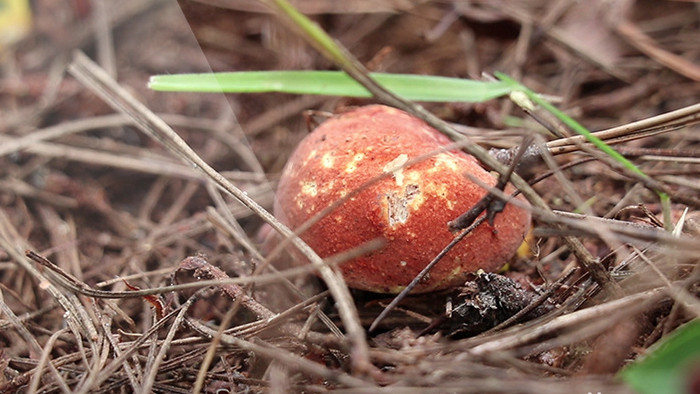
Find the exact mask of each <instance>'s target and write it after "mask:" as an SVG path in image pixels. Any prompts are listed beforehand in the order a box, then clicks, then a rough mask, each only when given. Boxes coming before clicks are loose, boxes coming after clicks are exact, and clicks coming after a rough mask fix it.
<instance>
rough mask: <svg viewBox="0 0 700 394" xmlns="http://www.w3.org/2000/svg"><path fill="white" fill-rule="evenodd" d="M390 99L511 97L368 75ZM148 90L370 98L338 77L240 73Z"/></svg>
mask: <svg viewBox="0 0 700 394" xmlns="http://www.w3.org/2000/svg"><path fill="white" fill-rule="evenodd" d="M370 75H371V76H372V78H374V79H375V80H376V81H377V82H379V83H380V84H381V85H382V86H384V87H385V88H386V89H388V90H390V91H392V92H393V93H395V94H397V95H399V96H401V97H403V98H405V99H408V100H414V101H438V102H449V101H463V102H483V101H488V100H492V99H494V98H497V97H501V96H504V95H507V94H508V93H510V89H511V88H510V84H509V83H507V82H501V81H494V82H485V81H474V80H469V79H461V78H448V77H439V76H428V75H413V74H388V73H371V74H370ZM149 87H150V88H151V89H154V90H160V91H187V92H214V93H265V92H280V93H291V94H317V95H326V96H348V97H371V94H370V93H369V92H368V91H367V90H366V89H365V88H364V87H363V86H362V85H360V84H359V83H357V82H356V81H355V80H353V79H352V78H351V77H350V76H348V75H347V74H346V73H344V72H342V71H242V72H226V73H214V74H177V75H156V76H152V77H151V79H150V81H149Z"/></svg>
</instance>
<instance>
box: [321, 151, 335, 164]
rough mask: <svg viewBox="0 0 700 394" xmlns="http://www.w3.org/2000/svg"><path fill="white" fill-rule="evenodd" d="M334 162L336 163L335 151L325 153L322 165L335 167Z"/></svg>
mask: <svg viewBox="0 0 700 394" xmlns="http://www.w3.org/2000/svg"><path fill="white" fill-rule="evenodd" d="M333 164H335V157H334V156H333V152H326V153H324V154H323V157H322V158H321V165H322V166H323V167H325V168H333Z"/></svg>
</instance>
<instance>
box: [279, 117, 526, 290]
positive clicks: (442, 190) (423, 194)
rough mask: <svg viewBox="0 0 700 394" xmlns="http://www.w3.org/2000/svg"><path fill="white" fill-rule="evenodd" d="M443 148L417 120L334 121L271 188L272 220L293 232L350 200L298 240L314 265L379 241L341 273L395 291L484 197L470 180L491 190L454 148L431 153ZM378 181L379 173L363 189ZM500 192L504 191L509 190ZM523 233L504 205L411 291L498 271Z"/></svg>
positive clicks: (363, 285)
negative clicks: (310, 253) (314, 254)
mask: <svg viewBox="0 0 700 394" xmlns="http://www.w3.org/2000/svg"><path fill="white" fill-rule="evenodd" d="M450 142H451V141H450V140H449V139H448V138H447V137H446V136H444V135H443V134H441V133H440V132H438V131H437V130H435V129H433V128H431V127H430V126H428V125H427V124H426V123H425V122H423V121H422V120H420V119H418V118H416V117H414V116H412V115H409V114H407V113H405V112H402V111H400V110H397V109H395V108H390V107H386V106H382V105H370V106H365V107H361V108H359V109H356V110H353V111H350V112H346V113H343V114H341V115H338V116H335V117H333V118H331V119H329V120H327V121H325V122H324V123H323V124H321V125H320V126H319V127H318V128H316V129H315V130H314V131H313V132H311V133H310V134H309V135H308V136H306V137H305V138H304V139H303V140H302V141H301V143H300V144H299V146H298V147H297V148H296V150H295V151H294V152H293V154H292V156H291V157H290V159H289V161H288V162H287V164H286V166H285V168H284V170H283V172H282V175H281V178H280V181H279V185H278V189H277V193H276V199H275V205H274V213H275V215H276V216H277V218H278V219H279V220H280V221H282V222H283V223H284V224H286V225H287V226H289V227H290V228H292V229H295V228H297V227H299V226H301V225H302V224H303V223H304V222H306V221H307V220H309V219H310V218H311V217H313V216H314V215H315V214H316V213H318V212H319V211H321V210H322V209H324V208H326V207H327V206H329V205H331V204H333V203H334V202H335V201H337V200H339V199H341V198H343V197H344V196H348V195H349V194H350V196H349V197H346V198H345V201H343V202H342V204H340V205H339V206H338V207H336V208H335V209H333V210H332V211H331V212H330V213H328V214H327V215H326V216H324V217H323V218H322V219H321V220H319V221H317V222H316V223H314V224H313V225H312V226H311V227H310V228H308V229H307V230H306V231H304V232H303V233H302V234H300V236H301V238H302V239H303V240H304V241H306V243H307V244H309V246H311V247H312V248H313V249H314V250H315V251H316V252H317V253H318V254H319V256H321V257H328V256H332V255H334V254H337V253H340V252H344V251H348V250H351V249H353V248H356V247H358V246H360V245H362V244H364V243H365V242H368V241H371V240H373V239H376V238H380V239H383V240H384V241H385V243H384V244H383V246H382V247H381V248H380V249H378V250H375V251H372V252H369V253H367V254H364V255H362V256H360V257H356V258H353V259H352V260H349V261H346V262H344V263H342V264H341V265H340V270H341V272H342V274H343V277H344V278H345V281H346V282H347V284H348V286H350V287H352V288H356V289H360V290H366V291H372V292H377V293H398V292H400V291H401V290H402V289H404V288H405V287H406V285H408V284H409V283H410V282H411V280H412V279H413V278H414V277H415V276H416V275H417V274H418V273H419V272H420V271H421V270H422V269H423V268H424V267H425V266H426V265H427V264H428V263H429V262H430V261H431V260H432V259H433V258H434V257H435V256H436V255H437V254H438V253H440V251H441V250H442V249H443V248H444V247H445V246H446V245H447V244H449V243H450V241H452V240H453V239H454V234H452V233H451V232H450V231H449V229H448V225H447V223H448V222H449V221H450V220H453V219H455V218H456V217H458V216H459V215H461V214H462V213H464V212H466V211H468V210H469V209H470V208H471V207H472V206H473V205H474V204H475V203H476V202H477V201H479V200H480V199H481V198H482V197H483V196H484V195H486V193H487V191H486V190H485V189H484V188H483V187H481V186H479V185H477V184H476V183H475V182H473V181H472V180H471V179H477V180H478V181H480V182H482V183H483V184H487V185H489V186H493V185H495V184H496V181H497V180H496V178H494V177H493V176H492V175H491V174H490V173H489V172H487V171H486V170H484V169H483V168H482V167H481V166H480V165H479V164H478V163H477V160H476V159H475V158H474V157H472V156H470V155H468V154H466V153H464V152H462V151H459V150H449V151H448V150H442V151H439V148H441V147H444V146H445V145H447V144H449V143H450ZM436 151H438V152H437V153H435V154H434V155H431V156H429V157H428V158H427V159H425V160H421V161H418V162H416V163H411V164H409V165H405V164H406V163H407V162H408V161H409V160H411V159H415V158H417V157H419V156H422V155H426V154H428V153H431V152H436ZM382 174H387V175H385V176H384V178H382V179H380V180H378V181H375V182H371V183H370V184H369V186H367V182H368V181H370V180H372V179H375V180H376V178H377V177H379V176H381V175H382ZM470 177H471V179H470ZM363 184H364V186H365V187H364V188H363V189H361V190H359V191H358V190H356V189H358V188H361V187H363ZM353 191H355V192H353ZM505 191H506V193H510V192H512V191H513V188H512V187H511V186H510V185H508V186H507V187H506V190H505ZM522 201H524V200H522ZM529 227H530V212H529V211H528V210H527V209H522V208H518V207H516V206H515V205H513V204H507V205H506V207H505V209H504V210H503V212H501V213H500V214H498V215H497V216H496V218H495V221H494V222H493V226H491V225H489V224H488V223H487V222H486V221H485V222H483V223H482V224H480V225H479V226H478V227H477V228H476V229H474V230H473V231H472V232H471V233H470V234H469V235H467V236H466V237H465V238H464V239H463V240H462V241H461V242H460V243H458V244H457V245H456V246H455V247H454V248H453V249H452V250H450V251H449V252H448V253H447V254H446V255H445V256H444V258H443V259H442V260H441V261H440V262H438V263H437V264H436V265H435V266H434V267H433V268H432V270H431V271H430V272H429V274H428V275H427V276H426V277H425V278H424V279H423V280H422V281H421V282H420V283H419V284H418V285H417V286H416V287H415V289H414V290H413V292H414V293H421V292H429V291H436V290H441V289H446V288H449V287H453V286H456V285H460V284H462V283H464V281H465V280H466V279H467V276H468V274H470V273H472V272H475V271H477V270H479V269H482V270H484V271H487V272H490V271H494V270H497V269H499V268H500V267H502V266H503V264H504V263H506V262H507V261H508V260H509V259H510V258H511V257H512V256H513V254H514V253H515V251H516V249H517V248H518V246H519V245H520V244H521V243H522V241H523V238H524V236H525V234H526V233H527V231H528V229H529Z"/></svg>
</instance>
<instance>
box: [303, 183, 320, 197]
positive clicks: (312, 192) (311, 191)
mask: <svg viewBox="0 0 700 394" xmlns="http://www.w3.org/2000/svg"><path fill="white" fill-rule="evenodd" d="M301 192H302V193H303V194H306V195H307V196H311V197H316V195H317V194H318V185H317V184H316V182H314V181H304V182H302V183H301Z"/></svg>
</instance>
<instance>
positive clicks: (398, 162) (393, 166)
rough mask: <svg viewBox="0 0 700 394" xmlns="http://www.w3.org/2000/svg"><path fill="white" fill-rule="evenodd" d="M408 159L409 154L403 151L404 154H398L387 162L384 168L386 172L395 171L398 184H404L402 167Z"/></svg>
mask: <svg viewBox="0 0 700 394" xmlns="http://www.w3.org/2000/svg"><path fill="white" fill-rule="evenodd" d="M407 161H408V155H407V154H405V153H402V154H400V155H398V156H396V157H395V158H394V159H393V160H391V161H390V162H388V163H386V165H385V166H384V168H383V170H384V172H393V173H394V179H395V180H396V185H397V186H403V168H401V166H403V165H404V164H406V162H407Z"/></svg>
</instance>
